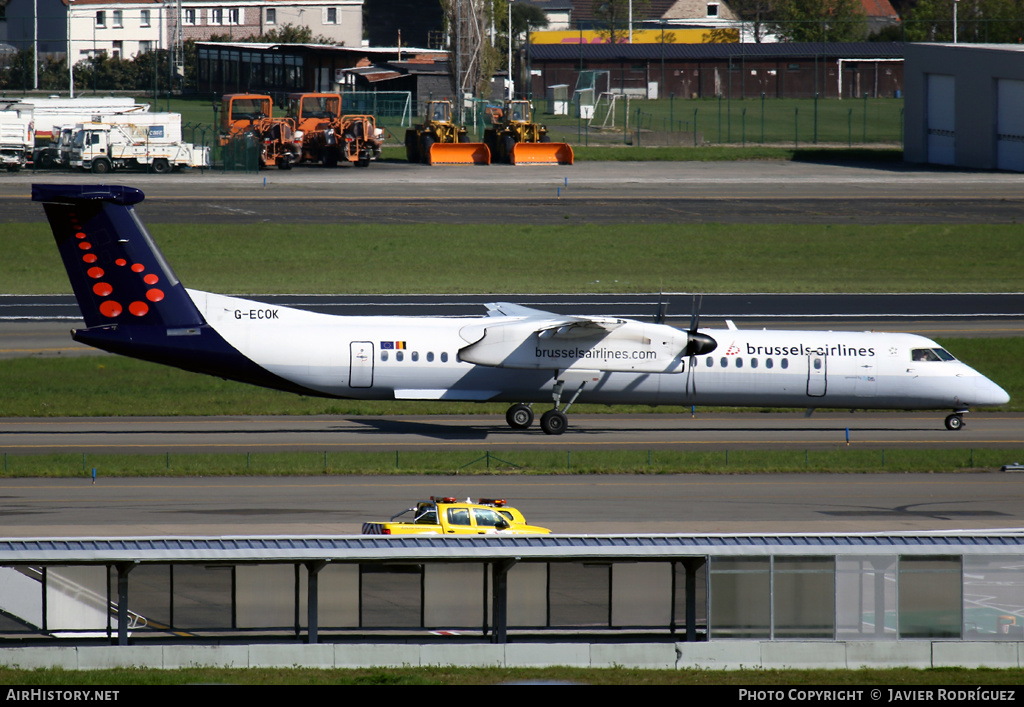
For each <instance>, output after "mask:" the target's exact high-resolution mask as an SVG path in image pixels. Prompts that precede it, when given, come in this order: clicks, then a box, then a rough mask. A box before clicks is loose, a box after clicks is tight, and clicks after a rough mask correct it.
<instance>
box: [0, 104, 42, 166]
mask: <svg viewBox="0 0 1024 707" xmlns="http://www.w3.org/2000/svg"><path fill="white" fill-rule="evenodd" d="M34 146H35V136H34V135H33V132H32V117H31V115H23V114H22V113H21V112H19V111H16V110H5V111H0V165H2V166H3V167H5V168H6V169H7V171H8V172H17V171H18V170H19V169H21V168H22V167H24V166H25V165H26V164H27V163H28V159H29V157H31V155H32V148H33V147H34Z"/></svg>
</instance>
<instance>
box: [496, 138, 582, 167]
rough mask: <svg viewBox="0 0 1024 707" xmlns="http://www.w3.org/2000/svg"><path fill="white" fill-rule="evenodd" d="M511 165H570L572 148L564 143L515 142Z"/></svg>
mask: <svg viewBox="0 0 1024 707" xmlns="http://www.w3.org/2000/svg"><path fill="white" fill-rule="evenodd" d="M510 159H511V162H512V164H572V146H571V145H569V144H568V143H566V142H517V143H516V144H515V146H513V148H512V155H511V157H510Z"/></svg>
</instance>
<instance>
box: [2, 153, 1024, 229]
mask: <svg viewBox="0 0 1024 707" xmlns="http://www.w3.org/2000/svg"><path fill="white" fill-rule="evenodd" d="M96 181H97V178H96V177H95V176H93V175H90V174H70V173H61V172H54V173H47V172H40V173H37V174H33V173H31V172H24V173H19V174H16V175H7V176H6V177H5V178H4V180H3V181H2V182H0V221H8V222H12V221H13V222H20V221H26V220H32V221H34V220H36V219H38V218H39V216H38V214H37V207H35V206H34V205H32V204H31V203H30V202H29V201H28V196H29V192H30V186H31V184H32V183H34V182H41V183H60V184H64V183H73V184H83V183H84V184H88V183H95V182H96ZM102 181H105V182H107V183H114V184H128V185H131V186H135V187H138V188H140V189H142V190H143V191H144V192H145V193H146V201H145V202H143V203H142V204H141V205H139V207H138V212H139V215H140V216H141V217H142V219H143V221H144V222H151V223H194V222H196V221H197V220H201V221H203V222H205V223H258V222H263V221H281V220H284V221H291V222H297V223H309V224H316V223H337V222H342V223H360V222H370V221H372V222H377V223H413V224H415V223H424V222H438V223H480V224H500V223H506V222H515V223H520V224H522V223H530V224H558V223H564V222H565V221H566V220H567V219H568V220H572V221H575V222H584V223H586V222H592V223H629V224H632V223H703V222H718V223H804V224H815V223H821V224H826V223H854V224H892V223H908V224H910V223H1011V224H1012V223H1021V222H1022V221H1024V190H1022V189H1021V187H1022V186H1024V175H1022V174H1015V173H1000V172H965V171H958V170H953V169H943V168H935V167H924V166H920V165H904V164H902V163H896V164H881V165H879V164H822V163H811V162H782V161H778V162H773V161H758V162H720V163H705V162H632V163H630V162H580V163H578V164H576V165H574V166H572V167H511V166H508V165H492V166H490V167H468V166H441V167H426V166H423V165H411V164H408V163H405V162H399V161H395V162H384V163H375V164H373V165H371V166H370V168H369V169H365V170H362V169H361V170H355V169H336V170H326V169H322V168H319V167H308V168H300V169H293V170H289V171H287V172H280V171H279V170H265V171H262V172H259V173H252V174H244V173H243V174H239V173H223V172H215V171H210V170H207V171H206V172H203V173H197V172H195V171H193V172H192V173H188V174H174V175H147V174H135V173H128V172H124V173H117V174H114V175H110V176H108V177H105V178H104V179H103V180H102Z"/></svg>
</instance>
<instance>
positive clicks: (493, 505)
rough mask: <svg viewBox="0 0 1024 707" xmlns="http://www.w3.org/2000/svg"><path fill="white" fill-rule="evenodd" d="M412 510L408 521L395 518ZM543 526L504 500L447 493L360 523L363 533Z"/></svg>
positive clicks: (529, 530) (518, 530)
mask: <svg viewBox="0 0 1024 707" xmlns="http://www.w3.org/2000/svg"><path fill="white" fill-rule="evenodd" d="M406 513H412V514H413V515H412V520H396V518H399V517H401V516H403V515H405V514H406ZM550 532H551V531H550V530H548V529H547V528H541V527H539V526H536V525H529V524H527V522H526V518H524V517H523V514H522V513H520V512H519V511H518V510H517V509H515V508H512V507H510V506H508V505H506V503H505V501H504V499H489V498H481V499H480V500H479V501H478V502H477V503H473V502H472V501H471V500H470V499H468V498H467V499H466V500H465V501H458V500H457V499H455V498H454V497H451V496H443V497H441V496H431V497H430V500H429V501H420V502H419V503H417V504H416V505H415V506H413V507H412V508H407V509H406V510H404V511H402V512H401V513H399V514H398V515H395V516H392V518H391V520H389V521H387V522H371V523H363V535H491V534H502V535H542V534H546V533H550Z"/></svg>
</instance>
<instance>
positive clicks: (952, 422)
mask: <svg viewBox="0 0 1024 707" xmlns="http://www.w3.org/2000/svg"><path fill="white" fill-rule="evenodd" d="M963 427H964V418H963V416H962V415H955V414H954V415H950V416H949V417H947V418H946V429H947V430H953V431H956V430H962V429H963Z"/></svg>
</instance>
